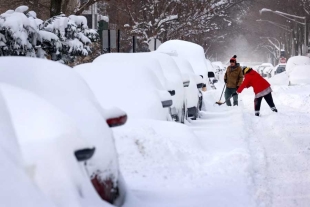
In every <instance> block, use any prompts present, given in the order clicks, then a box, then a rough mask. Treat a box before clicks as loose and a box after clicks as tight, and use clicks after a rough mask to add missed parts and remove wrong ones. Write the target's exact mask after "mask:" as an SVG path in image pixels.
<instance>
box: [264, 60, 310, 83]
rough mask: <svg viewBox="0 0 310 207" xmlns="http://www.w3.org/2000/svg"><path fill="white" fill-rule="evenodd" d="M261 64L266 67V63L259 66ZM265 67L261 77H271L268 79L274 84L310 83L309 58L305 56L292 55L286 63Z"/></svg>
mask: <svg viewBox="0 0 310 207" xmlns="http://www.w3.org/2000/svg"><path fill="white" fill-rule="evenodd" d="M263 66H264V67H266V64H263V65H261V66H260V68H262V67H263ZM266 68H269V69H268V70H267V69H264V70H263V72H264V73H265V74H263V77H266V78H271V79H270V81H271V83H272V84H274V85H303V84H310V58H309V57H307V56H293V57H291V58H289V59H288V61H287V63H281V64H279V65H277V66H276V67H270V66H267V67H266ZM270 68H271V69H270ZM266 71H267V72H266Z"/></svg>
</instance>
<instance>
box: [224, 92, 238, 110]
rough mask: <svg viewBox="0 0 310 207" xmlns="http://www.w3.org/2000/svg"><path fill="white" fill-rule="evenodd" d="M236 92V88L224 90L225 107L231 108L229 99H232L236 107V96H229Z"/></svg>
mask: <svg viewBox="0 0 310 207" xmlns="http://www.w3.org/2000/svg"><path fill="white" fill-rule="evenodd" d="M236 91H237V88H226V90H225V100H226V104H227V106H231V102H230V99H231V98H233V99H234V106H238V95H235V96H233V97H231V95H232V94H233V93H235V92H236Z"/></svg>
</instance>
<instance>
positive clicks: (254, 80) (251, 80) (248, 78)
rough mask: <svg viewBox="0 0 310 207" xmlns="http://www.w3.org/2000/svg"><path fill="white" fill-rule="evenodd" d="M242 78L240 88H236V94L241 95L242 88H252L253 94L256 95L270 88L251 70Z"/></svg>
mask: <svg viewBox="0 0 310 207" xmlns="http://www.w3.org/2000/svg"><path fill="white" fill-rule="evenodd" d="M244 77H245V78H244V80H243V82H242V84H241V85H240V87H239V88H238V90H237V93H241V92H242V91H243V89H244V88H249V87H253V89H254V93H255V94H258V93H260V92H262V91H263V90H265V89H267V88H268V87H270V84H269V83H268V82H267V81H266V80H265V79H264V78H263V77H262V76H261V75H260V74H258V73H257V72H256V71H254V70H253V69H252V70H251V71H250V72H248V73H247V74H245V76H244Z"/></svg>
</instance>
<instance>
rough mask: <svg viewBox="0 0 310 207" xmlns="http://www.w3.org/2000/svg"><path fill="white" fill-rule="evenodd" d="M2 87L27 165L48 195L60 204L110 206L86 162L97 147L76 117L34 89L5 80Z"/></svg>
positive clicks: (24, 164)
mask: <svg viewBox="0 0 310 207" xmlns="http://www.w3.org/2000/svg"><path fill="white" fill-rule="evenodd" d="M0 90H1V92H2V94H3V97H4V99H5V101H6V103H7V107H8V110H9V112H10V115H11V119H12V123H13V126H14V129H15V132H16V136H17V140H18V146H19V149H20V151H21V158H22V160H23V167H24V169H25V171H26V172H27V175H28V176H29V178H30V179H31V180H32V181H33V182H34V183H35V184H36V186H37V187H38V188H39V189H40V190H41V191H42V192H43V194H44V195H45V196H46V198H48V199H49V200H50V201H52V202H53V203H54V204H55V206H59V207H65V206H77V207H88V206H106V207H108V206H110V205H109V204H108V203H106V202H105V201H103V200H102V199H101V198H100V197H99V196H98V193H97V192H96V190H95V188H94V187H93V186H92V183H91V181H90V179H89V176H88V175H87V172H86V168H84V166H83V165H84V163H83V162H85V161H87V160H88V159H90V158H91V157H92V156H93V155H94V153H95V150H96V148H95V147H94V146H93V145H91V144H90V143H88V142H87V140H85V139H83V138H82V137H81V134H80V132H79V130H78V128H77V125H75V123H74V121H73V120H72V119H71V118H70V117H68V116H66V115H65V114H64V113H62V112H61V111H60V110H59V109H57V108H56V107H55V106H54V105H52V104H51V103H49V102H48V101H46V100H45V99H43V98H41V97H39V96H37V95H35V94H34V93H32V92H29V91H27V90H24V89H21V88H19V87H15V86H12V85H9V84H4V83H1V84H0ZM22 206H25V205H22ZM43 206H45V204H43Z"/></svg>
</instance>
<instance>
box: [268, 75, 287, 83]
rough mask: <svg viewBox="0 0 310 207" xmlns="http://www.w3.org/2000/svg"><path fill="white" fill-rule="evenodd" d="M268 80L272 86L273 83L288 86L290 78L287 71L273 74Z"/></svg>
mask: <svg viewBox="0 0 310 207" xmlns="http://www.w3.org/2000/svg"><path fill="white" fill-rule="evenodd" d="M268 82H269V83H270V84H271V86H273V85H282V86H288V84H289V78H288V75H287V72H283V73H280V74H277V75H275V76H273V77H272V78H269V79H268Z"/></svg>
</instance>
